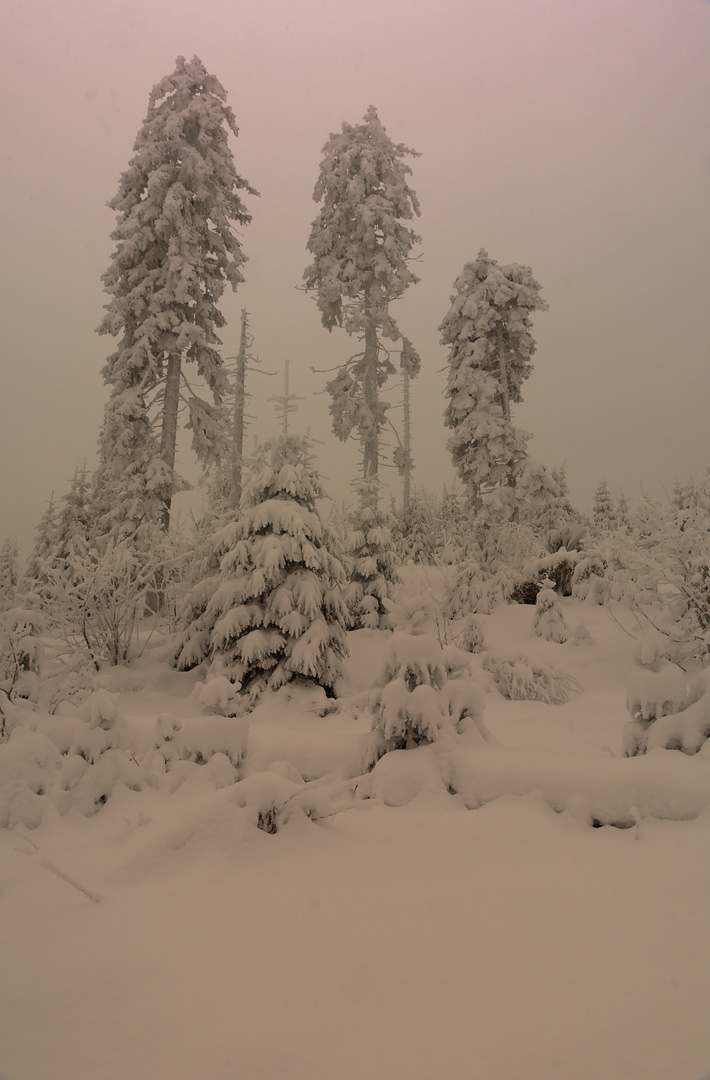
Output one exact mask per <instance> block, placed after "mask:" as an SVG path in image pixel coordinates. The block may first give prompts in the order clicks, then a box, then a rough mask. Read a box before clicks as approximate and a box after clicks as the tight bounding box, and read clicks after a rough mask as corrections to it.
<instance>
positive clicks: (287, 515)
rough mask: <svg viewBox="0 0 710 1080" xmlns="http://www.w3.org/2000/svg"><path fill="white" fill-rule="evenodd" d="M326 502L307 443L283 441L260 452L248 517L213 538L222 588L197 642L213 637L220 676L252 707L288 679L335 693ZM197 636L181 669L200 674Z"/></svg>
mask: <svg viewBox="0 0 710 1080" xmlns="http://www.w3.org/2000/svg"><path fill="white" fill-rule="evenodd" d="M323 494H324V492H323V489H322V487H321V485H320V481H319V478H318V475H317V473H316V472H315V470H314V468H313V466H312V464H311V460H310V454H309V449H308V441H307V440H306V439H304V438H302V437H300V436H293V435H289V436H281V437H280V438H277V439H274V440H272V441H271V442H268V443H265V444H263V446H262V447H261V448H260V450H259V451H258V455H257V461H256V463H255V469H254V473H253V475H252V478H251V480H250V481H249V483H248V484H247V486H246V489H245V491H244V495H243V502H242V511H241V513H240V515H239V517H238V518H237V519H236V520H235V521H233V522H231V523H230V524H229V525H226V526H225V527H224V528H223V529H222V530H221V532H220V533H219V534H218V535H217V538H216V543H217V546H218V549H219V551H220V552H221V553H222V559H221V569H220V579H219V583H218V585H217V588H216V590H215V591H214V592H213V594H212V596H211V598H210V600H209V603H208V604H207V606H206V608H205V610H204V613H203V614H202V615H201V616H200V617H199V620H198V622H199V626H196V627H195V634H198V635H202V637H203V639H204V636H205V635H207V636H208V638H209V650H208V656H209V658H210V660H211V662H212V665H213V667H214V669H215V670H217V671H218V674H219V675H223V676H226V677H227V678H229V679H230V681H232V682H233V683H235V684H239V686H240V688H241V692H242V694H243V695H244V696H248V700H249V701H250V702H253V701H255V700H256V698H257V697H258V695H259V694H260V693H261V692H262V691H264V690H267V689H269V690H276V689H278V687H280V686H283V685H284V683H287V682H290V681H291V680H292V679H311V680H313V681H314V682H316V683H318V684H319V685H320V686H322V687H323V688H324V689H325V691H326V693H327V694H331V695H332V694H334V693H335V684H336V682H337V680H338V678H339V677H340V674H341V665H342V659H343V657H344V656H345V655H346V654H347V643H346V637H345V627H346V623H347V611H346V608H345V604H344V601H343V596H342V586H343V585H344V582H345V572H344V570H343V566H342V564H341V562H340V561H339V559H338V558H337V556H336V555H335V553H334V546H335V545H334V537H333V535H332V533H331V531H330V529H329V528H328V526H327V525H326V524H324V522H323V521H322V519H321V517H320V514H319V513H318V509H317V506H316V500H317V499H319V498H322V497H323ZM194 636H195V635H194V634H193V635H192V636H191V635H189V634H188V640H187V643H186V645H185V647H184V648H183V650H182V651H181V653H180V655H179V656H178V659H177V664H178V667H180V668H183V669H186V668H189V667H193V666H195V665H194V661H195V652H194V650H192V649H191V648H190V641H191V640H192V638H193V637H194ZM200 652H201V650H198V652H197V655H198V656H199V657H200V659H201V656H200ZM198 662H199V660H198Z"/></svg>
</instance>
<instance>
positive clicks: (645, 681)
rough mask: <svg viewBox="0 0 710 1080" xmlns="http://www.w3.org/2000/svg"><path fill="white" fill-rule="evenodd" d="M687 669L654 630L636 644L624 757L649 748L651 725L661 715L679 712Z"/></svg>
mask: <svg viewBox="0 0 710 1080" xmlns="http://www.w3.org/2000/svg"><path fill="white" fill-rule="evenodd" d="M687 692H688V691H687V684H686V676H685V672H684V671H682V669H681V668H679V667H678V666H677V665H676V664H673V663H671V662H670V660H669V659H668V654H667V649H666V642H665V640H664V638H663V637H662V636H661V634H659V633H658V632H657V631H654V630H651V631H649V632H648V633H646V634H644V636H643V637H642V638H641V639H640V640H639V641H637V643H636V645H635V647H634V666H633V668H632V669H631V672H630V674H629V679H628V684H627V694H626V707H627V709H628V711H629V713H630V714H631V717H632V719H631V721H630V722H629V723H627V724H626V726H625V728H624V734H623V748H624V756H625V757H635V756H636V754H639V753H643V751H644V749H645V748H646V741H647V740H646V732H647V731H648V728H649V726H650V725H651V724H652V723H653V722H654V721H655V720H658V719H659V718H660V717H662V716H667V715H669V714H670V713H678V712H680V711H681V710H682V709H683V708H684V706H685V703H686V699H687Z"/></svg>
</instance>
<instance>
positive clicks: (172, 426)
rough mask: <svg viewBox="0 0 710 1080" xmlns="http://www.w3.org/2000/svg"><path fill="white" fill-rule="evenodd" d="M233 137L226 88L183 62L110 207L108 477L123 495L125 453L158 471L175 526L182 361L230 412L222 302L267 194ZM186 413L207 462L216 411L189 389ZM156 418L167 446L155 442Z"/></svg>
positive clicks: (154, 108) (153, 108)
mask: <svg viewBox="0 0 710 1080" xmlns="http://www.w3.org/2000/svg"><path fill="white" fill-rule="evenodd" d="M230 131H231V132H232V134H234V135H237V132H238V129H237V126H236V123H235V119H234V114H233V112H232V110H231V109H230V107H229V106H228V105H227V104H226V92H225V90H224V88H223V87H222V85H221V83H220V82H219V81H218V80H217V79H216V78H215V76H214V75H210V74H208V72H207V71H206V70H205V68H204V65H203V64H202V61H201V60H199V58H198V57H196V56H195V57H193V58H192V60H190V61H187V60H185V59H184V57H182V56H180V57H178V59H177V62H176V66H175V70H174V72H173V73H172V74H171V75H168V76H167V77H166V78H164V79H163V80H162V81H161V82H159V83H158V84H157V86H155V87H154V88H153V90H152V91H151V94H150V98H149V101H148V112H147V114H146V118H145V120H144V121H143V125H142V127H141V129H140V131H139V132H138V135H137V137H136V141H135V144H134V147H133V149H134V156H133V158H132V159H131V161H130V163H129V165H128V168H127V169H126V171H125V172H124V173H123V174H122V176H121V179H120V182H119V189H118V192H117V194H116V195H115V196H114V198H113V199H112V200H111V201H110V203H109V206H110V207H111V208H112V209H113V210H115V211H116V213H117V215H118V224H117V226H116V229H115V231H114V232H113V233H112V239H113V240H115V241H116V250H115V251H114V253H113V256H112V259H111V265H110V266H109V269H108V270H107V271H106V273H105V274H104V277H103V281H104V285H105V288H106V291H107V292H108V293H109V294H110V296H111V300H110V302H109V303H108V304H107V308H106V309H107V314H106V316H105V317H104V319H103V322H102V323H101V325H100V326H99V333H102V334H113V335H114V336H118V337H119V342H118V347H117V349H116V350H115V352H113V353H112V354H111V356H110V357H109V358H108V361H107V363H106V365H105V367H104V369H103V375H104V379H105V381H106V382H107V383H108V384H109V386H110V387H111V397H110V401H109V403H108V406H107V414H106V420H105V423H104V429H103V433H102V439H101V466H100V471H101V474H102V477H103V480H104V483H105V482H106V480H108V479H110V478H112V479H113V480H114V481H115V484H114V491H115V494H116V495H118V496H120V495H122V494H123V487H122V480H123V472H124V467H125V458H126V453H127V452H128V453H129V454H135V455H136V458H135V459H134V458H130V459H129V460H130V462H131V463H132V462H133V461H134V460H136V461H137V473H138V474H141V475H145V474H146V472H147V473H148V479H147V481H146V492H145V494H146V496H150V495H151V494H152V493H153V490H154V485H155V486H157V488H158V490H160V495H161V502H162V516H163V523H164V525H165V526H166V527H167V525H168V523H169V518H170V505H171V498H172V494H173V471H174V465H175V442H176V433H177V420H178V410H179V405H180V400H181V396H182V386H183V382H184V373H183V370H182V368H183V361H192V362H194V363H195V365H196V367H197V371H198V372H199V374H200V375H201V376H202V378H203V379H204V380H205V382H206V383H207V386H208V387H209V390H210V391H211V393H212V397H213V400H214V401H215V402H219V400H220V398H221V395H222V393H223V391H224V389H225V384H226V377H225V373H224V366H223V362H222V359H221V357H220V355H219V353H218V351H217V348H216V347H217V346H218V345H219V344H220V339H219V337H218V336H217V331H218V329H219V328H220V327H222V326H223V325H224V316H223V315H222V313H221V311H220V310H219V308H218V306H217V304H218V302H219V300H220V298H221V296H222V294H223V292H224V289H225V287H226V285H227V284H229V285H231V286H232V288H233V289H236V288H237V286H238V285H239V284H240V282H241V281H242V280H243V277H242V273H241V269H240V268H241V266H242V264H243V263H244V261H245V255H244V253H243V252H242V246H241V242H240V240H239V237H238V235H237V233H236V230H235V225H245V224H247V222H249V221H250V219H251V215H250V214H249V213H248V212H247V210H246V208H245V207H244V205H243V203H242V201H241V198H240V196H239V192H240V191H241V190H246V191H248V192H250V193H251V194H256V192H255V191H254V189H253V188H251V187H250V185H249V184H248V183H247V182H246V180H243V179H242V178H241V177H240V176H239V175H238V174H237V172H236V169H235V166H234V158H233V156H232V151H231V150H230V148H229V144H228V133H229V132H230ZM185 385H187V384H185ZM186 405H187V409H188V415H189V419H188V423H187V426H188V427H189V428H191V430H192V436H193V438H192V445H193V449H194V450H195V452H196V453H197V456H198V457H199V458H200V460H202V461H206V460H208V459H209V458H210V455H211V454H212V452H213V449H214V442H215V439H216V438H217V434H218V427H217V425H216V424H215V422H214V416H213V407H212V405H211V404H210V403H208V402H207V401H204V400H201V399H200V398H199V397H198V396H197V395H196V394H195V393H194V392H193V391H192V390H191V389H189V387H188V389H187V394H186ZM156 410H157V412H158V422H159V426H160V439H159V441H158V439H157V437H153V435H152V424H151V420H152V417H153V414H154V413H155V411H156ZM126 428H128V429H129V431H128V434H127V433H126ZM156 458H157V459H159V462H160V463H158V461H156V460H155V459H156ZM135 492H137V493H138V494H139V495H140V485H138V484H136V485H134V493H135ZM130 497H131V496H130V493H129V498H130Z"/></svg>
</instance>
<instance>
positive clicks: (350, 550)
mask: <svg viewBox="0 0 710 1080" xmlns="http://www.w3.org/2000/svg"><path fill="white" fill-rule="evenodd" d="M346 550H347V555H348V559H349V562H350V575H349V576H350V581H349V583H348V585H347V587H346V589H345V602H346V604H347V607H348V611H349V612H350V622H351V626H352V627H353V628H354V629H368V630H377V629H379V628H380V626H383V625H385V621H386V618H387V609H386V606H385V601H386V600H391V599H392V590H393V587H394V586H395V585H398V584H399V583H400V579H399V575H398V573H397V571H396V569H395V563H396V556H395V550H394V543H393V540H392V533H391V529H390V517H389V515H386V514H383V513H382V512H381V511H380V510H378V509H377V507H376V506H374V505H372V503H371V501H369V500H367V499H365V498H363V502H362V505H361V506H360V507H359V508H358V509H357V510H356V511H355V512H354V513H353V515H352V517H351V521H350V533H349V534H348V538H347V542H346Z"/></svg>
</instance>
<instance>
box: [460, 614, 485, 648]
mask: <svg viewBox="0 0 710 1080" xmlns="http://www.w3.org/2000/svg"><path fill="white" fill-rule="evenodd" d="M456 643H457V645H458V647H459V648H460V649H465V651H466V652H470V653H479V652H483V644H484V641H483V627H482V626H481V624H480V622H479V621H478V619H476V618H475V617H474V616H473V615H469V617H468V618H467V619H466V622H465V623H464V625H463V629H462V631H461V633H460V634H459V636H458V638H457V642H456Z"/></svg>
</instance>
